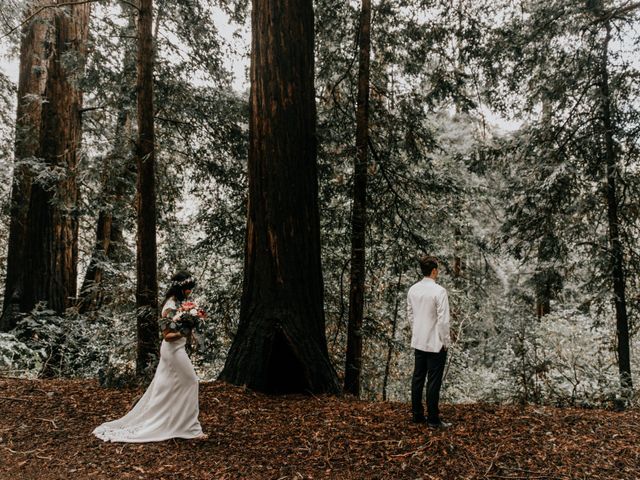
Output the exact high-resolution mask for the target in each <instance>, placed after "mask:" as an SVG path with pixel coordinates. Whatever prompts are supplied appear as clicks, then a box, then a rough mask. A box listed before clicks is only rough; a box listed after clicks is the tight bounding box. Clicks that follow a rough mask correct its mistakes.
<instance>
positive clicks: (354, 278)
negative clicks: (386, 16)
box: [344, 0, 371, 396]
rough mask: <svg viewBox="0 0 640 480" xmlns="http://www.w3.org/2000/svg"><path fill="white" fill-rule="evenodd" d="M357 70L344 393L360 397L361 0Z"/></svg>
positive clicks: (364, 95)
mask: <svg viewBox="0 0 640 480" xmlns="http://www.w3.org/2000/svg"><path fill="white" fill-rule="evenodd" d="M358 39H359V40H358V49H359V68H358V101H357V111H356V157H355V162H354V163H355V165H354V169H353V211H352V216H351V274H350V287H349V323H348V328H347V354H346V361H345V373H344V390H345V392H347V393H351V394H353V395H356V396H357V395H360V373H361V370H362V316H363V313H364V284H365V277H366V269H365V265H366V263H365V256H366V255H365V253H366V252H365V231H366V226H367V160H368V143H369V64H370V56H371V54H370V52H371V0H362V10H361V13H360V29H359V32H358Z"/></svg>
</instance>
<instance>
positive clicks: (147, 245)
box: [136, 0, 159, 375]
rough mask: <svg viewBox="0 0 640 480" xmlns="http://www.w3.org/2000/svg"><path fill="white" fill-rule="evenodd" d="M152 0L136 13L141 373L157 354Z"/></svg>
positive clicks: (138, 296) (138, 299)
mask: <svg viewBox="0 0 640 480" xmlns="http://www.w3.org/2000/svg"><path fill="white" fill-rule="evenodd" d="M152 8H153V0H140V12H139V13H138V81H137V92H138V143H137V145H136V159H137V167H138V180H137V198H136V207H137V212H138V238H137V244H136V265H137V269H136V270H137V286H136V307H137V309H138V312H137V333H138V349H137V359H136V360H137V362H136V369H137V372H138V374H139V375H140V374H142V373H143V372H144V371H145V369H146V368H147V367H148V366H149V365H150V364H151V362H152V361H153V359H154V358H155V357H157V355H158V328H159V327H158V318H157V314H158V300H157V298H158V275H157V245H156V193H155V147H154V142H155V133H154V124H153V56H154V48H153V32H152V27H153V18H152V16H153V12H152Z"/></svg>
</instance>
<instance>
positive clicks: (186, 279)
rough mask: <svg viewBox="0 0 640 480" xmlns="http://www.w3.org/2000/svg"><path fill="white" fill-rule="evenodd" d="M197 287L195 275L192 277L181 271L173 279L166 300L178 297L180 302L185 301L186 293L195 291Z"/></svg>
mask: <svg viewBox="0 0 640 480" xmlns="http://www.w3.org/2000/svg"><path fill="white" fill-rule="evenodd" d="M195 286H196V279H195V278H193V275H191V273H190V272H188V271H187V270H180V271H179V272H178V273H176V274H175V275H174V276H173V277H171V284H170V285H169V290H167V293H166V294H165V296H164V299H165V300H168V299H169V298H171V297H176V299H178V300H179V301H183V300H184V299H185V296H184V291H185V290H193V289H194V287H195Z"/></svg>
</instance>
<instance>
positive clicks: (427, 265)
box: [418, 255, 438, 277]
mask: <svg viewBox="0 0 640 480" xmlns="http://www.w3.org/2000/svg"><path fill="white" fill-rule="evenodd" d="M418 262H419V263H420V270H422V274H423V275H424V276H425V277H428V276H429V275H431V272H432V271H433V269H435V268H438V259H437V258H436V257H432V256H430V255H423V256H422V257H420V260H419V261H418Z"/></svg>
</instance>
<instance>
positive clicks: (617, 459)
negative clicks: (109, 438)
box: [0, 379, 640, 480]
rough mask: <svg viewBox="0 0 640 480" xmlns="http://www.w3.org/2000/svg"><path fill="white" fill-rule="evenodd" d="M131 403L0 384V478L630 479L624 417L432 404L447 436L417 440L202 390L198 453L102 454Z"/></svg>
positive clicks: (383, 412)
mask: <svg viewBox="0 0 640 480" xmlns="http://www.w3.org/2000/svg"><path fill="white" fill-rule="evenodd" d="M141 393H142V392H141V390H139V389H138V390H111V389H102V388H100V387H99V386H98V385H97V383H96V382H94V381H84V380H17V379H0V437H2V440H1V441H0V447H2V448H0V478H3V479H4V478H11V479H16V480H18V479H38V480H52V479H65V480H69V479H71V478H80V479H84V478H91V479H120V478H132V479H143V480H144V479H154V480H155V479H164V478H167V479H168V478H171V479H190V480H199V479H216V480H217V479H223V480H226V479H239V478H242V479H263V478H264V479H282V480H292V479H319V478H321V479H324V478H329V479H341V480H342V479H369V478H370V479H419V478H420V479H480V478H487V479H488V478H491V479H558V480H560V479H561V480H565V479H573V478H575V479H579V478H590V479H607V480H610V479H625V480H626V479H636V478H640V412H638V411H637V410H632V411H626V412H621V413H618V412H610V411H603V410H580V409H558V408H551V407H549V408H546V407H535V408H534V407H526V408H520V407H516V406H498V405H483V404H478V405H444V406H443V407H442V410H443V416H444V417H445V418H446V420H447V421H451V422H452V423H453V426H452V427H451V428H450V429H447V430H429V429H428V428H426V427H425V426H424V425H414V424H412V423H410V421H409V420H410V418H411V416H410V409H409V406H408V405H406V404H401V403H391V402H382V403H380V402H377V403H373V402H364V401H358V400H355V399H353V398H351V397H342V398H341V397H330V396H319V397H315V396H312V397H307V396H301V395H291V396H284V397H274V396H268V395H261V394H256V393H254V392H250V391H247V390H246V389H244V388H239V387H234V386H230V385H226V384H224V383H220V382H213V383H205V384H201V386H200V420H201V423H202V425H203V428H204V430H205V432H207V433H208V434H209V435H210V438H209V440H208V441H204V442H189V441H184V440H171V441H167V442H159V443H148V444H110V443H103V442H101V441H100V440H98V439H96V438H95V437H93V436H92V435H91V431H92V430H93V428H94V427H95V426H96V425H99V424H100V423H102V422H104V421H105V420H112V419H115V418H118V417H120V416H122V415H124V414H125V413H126V412H127V410H128V409H129V408H130V407H131V403H132V402H133V401H134V400H135V399H136V398H137V397H139V395H140V394H141ZM16 398H19V399H20V400H18V401H15V400H14V399H16Z"/></svg>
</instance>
